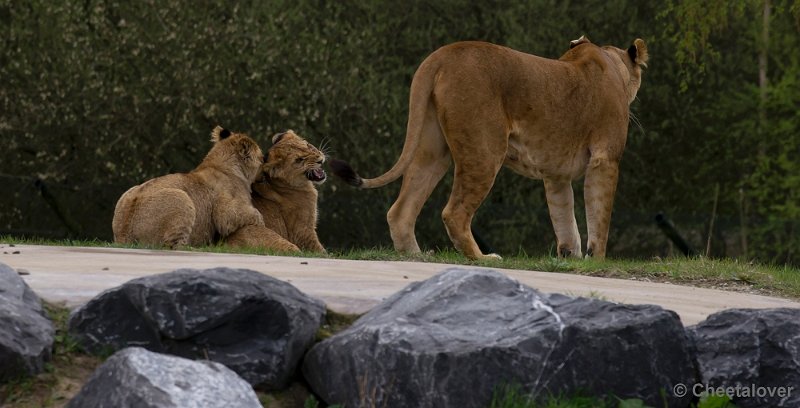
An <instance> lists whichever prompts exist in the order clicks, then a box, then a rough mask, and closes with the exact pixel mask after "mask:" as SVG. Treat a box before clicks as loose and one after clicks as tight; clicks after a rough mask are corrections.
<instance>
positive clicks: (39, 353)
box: [0, 263, 55, 383]
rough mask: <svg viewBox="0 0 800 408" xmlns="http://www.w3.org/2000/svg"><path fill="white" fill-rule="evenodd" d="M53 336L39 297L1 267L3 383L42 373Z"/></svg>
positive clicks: (14, 273)
mask: <svg viewBox="0 0 800 408" xmlns="http://www.w3.org/2000/svg"><path fill="white" fill-rule="evenodd" d="M54 335H55V329H54V328H53V323H52V322H51V321H50V320H49V319H48V318H47V317H46V315H45V312H44V310H43V309H42V302H41V300H40V299H39V297H38V296H36V294H35V293H34V292H33V291H32V290H31V288H30V287H29V286H28V284H26V283H25V281H24V280H22V278H21V277H20V276H19V274H18V273H17V271H15V270H14V269H12V268H10V267H9V266H7V265H5V264H2V263H0V383H1V382H5V381H7V380H9V379H12V378H17V377H21V376H29V375H35V374H38V373H40V372H42V371H43V370H44V365H45V363H46V362H47V361H48V360H50V357H51V353H52V349H53V340H54Z"/></svg>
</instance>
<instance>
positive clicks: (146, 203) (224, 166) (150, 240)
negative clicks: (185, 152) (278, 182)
mask: <svg viewBox="0 0 800 408" xmlns="http://www.w3.org/2000/svg"><path fill="white" fill-rule="evenodd" d="M211 141H212V142H214V146H213V147H212V148H211V150H210V151H209V152H208V154H207V155H206V157H205V159H203V161H202V163H200V165H199V166H197V168H196V169H194V170H192V171H191V172H189V173H180V174H169V175H166V176H162V177H157V178H154V179H152V180H149V181H147V182H145V183H143V184H140V185H138V186H135V187H132V188H131V189H129V190H128V191H126V192H125V194H123V195H122V197H120V199H119V201H118V202H117V206H116V208H115V210H114V220H113V222H112V228H113V230H114V242H119V243H131V242H139V243H144V244H149V245H163V246H166V247H169V248H176V247H180V246H187V245H191V246H197V245H206V244H210V243H212V241H213V240H214V238H215V237H216V236H220V237H226V236H228V235H230V234H231V233H233V232H234V231H237V230H239V229H241V228H242V227H245V226H249V225H254V226H263V225H264V220H263V219H262V217H261V214H260V213H259V212H258V210H256V209H255V208H254V207H253V205H252V203H251V201H250V191H251V190H250V186H251V184H252V183H253V181H255V179H256V177H257V176H258V174H259V173H260V169H261V165H262V163H263V161H264V155H263V153H262V151H261V148H259V147H258V144H257V143H256V142H255V141H254V140H253V139H251V138H250V137H248V136H247V135H246V134H243V133H231V131H229V130H227V129H223V128H222V127H220V126H217V127H216V128H214V130H213V131H212V132H211Z"/></svg>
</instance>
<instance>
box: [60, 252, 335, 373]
mask: <svg viewBox="0 0 800 408" xmlns="http://www.w3.org/2000/svg"><path fill="white" fill-rule="evenodd" d="M324 313H325V306H324V304H323V303H322V302H320V301H319V300H316V299H314V298H311V297H308V296H306V295H305V294H303V293H302V292H300V291H299V290H297V289H296V288H295V287H294V286H292V285H290V284H288V283H286V282H283V281H280V280H277V279H274V278H272V277H269V276H266V275H263V274H261V273H258V272H255V271H250V270H243V269H229V268H215V269H207V270H196V269H179V270H177V271H174V272H170V273H165V274H160V275H153V276H147V277H144V278H139V279H134V280H132V281H129V282H127V283H125V284H124V285H122V286H120V287H117V288H113V289H110V290H108V291H105V292H103V293H101V294H100V295H98V296H97V297H95V298H94V299H92V300H91V301H90V302H89V303H87V304H86V305H84V306H82V307H81V308H80V309H78V310H76V311H74V312H73V314H72V316H70V321H69V328H70V333H72V334H73V335H74V336H75V337H76V338H77V339H78V341H79V342H80V343H81V345H83V346H84V347H85V348H86V349H88V350H89V351H92V352H98V351H102V350H104V349H111V350H118V349H121V348H124V347H128V346H141V347H145V348H147V349H149V350H151V351H155V352H161V353H169V354H174V355H178V356H182V357H186V358H193V359H209V360H212V361H217V362H220V363H222V364H225V365H226V366H228V367H229V368H230V369H232V370H233V371H236V373H238V374H239V375H240V376H241V377H242V378H244V379H245V380H247V381H248V382H249V383H250V384H253V385H260V386H262V387H264V388H266V389H280V388H283V387H285V386H286V385H287V384H288V383H289V381H290V379H291V377H292V376H293V374H294V373H295V371H296V368H297V365H298V364H299V361H300V359H301V358H302V356H303V353H304V352H305V351H306V349H307V348H308V347H309V346H310V345H311V344H312V343H313V341H314V335H315V334H316V331H317V330H318V329H319V326H320V324H321V320H322V316H323V314H324Z"/></svg>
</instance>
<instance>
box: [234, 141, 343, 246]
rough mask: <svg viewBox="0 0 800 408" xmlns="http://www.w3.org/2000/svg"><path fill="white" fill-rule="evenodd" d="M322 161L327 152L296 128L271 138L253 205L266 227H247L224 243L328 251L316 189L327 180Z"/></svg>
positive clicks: (254, 189)
mask: <svg viewBox="0 0 800 408" xmlns="http://www.w3.org/2000/svg"><path fill="white" fill-rule="evenodd" d="M324 162H325V154H324V153H322V152H321V151H320V150H319V149H317V148H316V147H315V146H314V145H312V144H311V143H308V142H307V141H305V139H303V138H302V137H300V136H298V135H297V134H296V133H294V132H293V131H291V130H289V131H286V132H284V133H279V134H277V135H275V136H273V138H272V147H271V148H270V149H269V151H268V152H267V155H266V156H265V158H264V165H263V166H262V167H261V173H260V176H259V177H258V180H257V181H256V182H255V183H254V184H253V194H252V199H253V205H254V206H255V208H257V209H258V211H259V212H260V213H261V215H262V216H263V218H264V226H256V225H249V226H245V227H244V228H242V229H240V230H239V231H236V232H235V233H233V234H232V235H231V236H229V237H228V238H227V239H225V240H224V242H225V243H226V244H228V245H231V246H240V247H264V248H269V249H275V250H279V251H287V252H294V251H300V250H304V251H311V252H325V248H324V247H323V246H322V244H321V243H320V241H319V238H318V237H317V198H318V194H317V189H316V185H319V184H322V183H324V182H325V180H326V178H327V175H326V174H325V170H323V169H322V164H323V163H324Z"/></svg>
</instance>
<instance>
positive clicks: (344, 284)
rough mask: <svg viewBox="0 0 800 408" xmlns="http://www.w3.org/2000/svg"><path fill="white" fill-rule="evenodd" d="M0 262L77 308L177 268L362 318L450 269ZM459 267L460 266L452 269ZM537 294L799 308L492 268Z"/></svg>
mask: <svg viewBox="0 0 800 408" xmlns="http://www.w3.org/2000/svg"><path fill="white" fill-rule="evenodd" d="M0 262H2V263H5V264H6V265H9V266H11V267H12V268H16V269H17V270H18V271H21V272H22V274H23V278H24V279H25V281H26V282H27V283H28V284H29V285H30V286H31V287H32V288H33V289H34V291H36V293H37V294H39V296H41V297H42V298H44V299H46V300H48V301H51V302H65V303H66V304H67V305H69V306H77V305H79V304H82V303H84V302H86V301H87V300H89V299H91V298H92V297H94V296H95V295H97V294H98V293H100V292H101V291H103V290H106V289H109V288H113V287H115V286H119V285H121V284H123V283H125V282H127V281H128V280H130V279H133V278H137V277H140V276H145V275H152V274H157V273H163V272H169V271H173V270H175V269H178V268H197V269H204V268H213V267H217V266H226V267H231V268H247V269H252V270H255V271H258V272H261V273H265V274H267V275H270V276H273V277H275V278H278V279H282V280H285V281H287V282H290V283H292V284H293V285H295V286H296V287H297V288H298V289H300V290H301V291H303V292H305V293H307V294H309V295H312V296H315V297H318V298H320V299H322V300H324V301H325V302H326V303H327V304H328V307H329V308H331V309H332V310H335V311H337V312H342V313H363V312H365V311H367V310H369V309H370V308H371V307H373V306H374V305H376V304H377V303H379V302H380V301H381V300H383V299H385V298H386V297H388V296H390V295H391V294H393V293H395V292H397V291H399V290H401V289H403V288H404V287H405V286H406V285H408V284H409V283H411V282H413V281H420V280H424V279H427V278H429V277H431V276H433V275H435V274H437V273H439V272H441V271H443V270H444V269H447V268H453V267H454V266H452V265H444V264H434V263H421V262H383V261H348V260H338V259H318V258H295V257H279V256H261V255H239V254H213V253H200V252H181V251H154V250H139V249H111V248H86V247H54V246H35V245H17V246H14V247H11V246H9V245H8V244H0ZM458 267H459V268H466V267H463V266H458ZM491 269H494V270H497V271H500V272H502V273H505V274H506V275H508V276H510V277H512V278H514V279H517V280H519V281H520V282H522V283H524V284H526V285H528V286H531V287H534V288H537V289H539V290H541V291H544V292H558V293H564V294H568V295H573V296H586V295H589V294H592V295H594V296H602V297H603V298H605V299H607V300H611V301H616V302H622V303H633V304H639V303H649V304H656V305H660V306H662V307H664V308H667V309H671V310H674V311H675V312H677V313H678V314H679V315H680V317H681V320H682V321H683V323H684V324H686V325H692V324H695V323H698V322H699V321H701V320H703V319H705V318H706V316H708V315H709V314H711V313H714V312H716V311H719V310H722V309H728V308H771V307H793V308H800V303H798V302H793V301H790V300H786V299H780V298H774V297H768V296H761V295H752V294H745V293H738V292H726V291H721V290H714V289H703V288H696V287H688V286H679V285H672V284H665V283H651V282H641V281H632V280H622V279H607V278H596V277H590V276H579V275H570V274H565V273H550V272H532V271H519V270H508V269H497V268H491Z"/></svg>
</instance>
